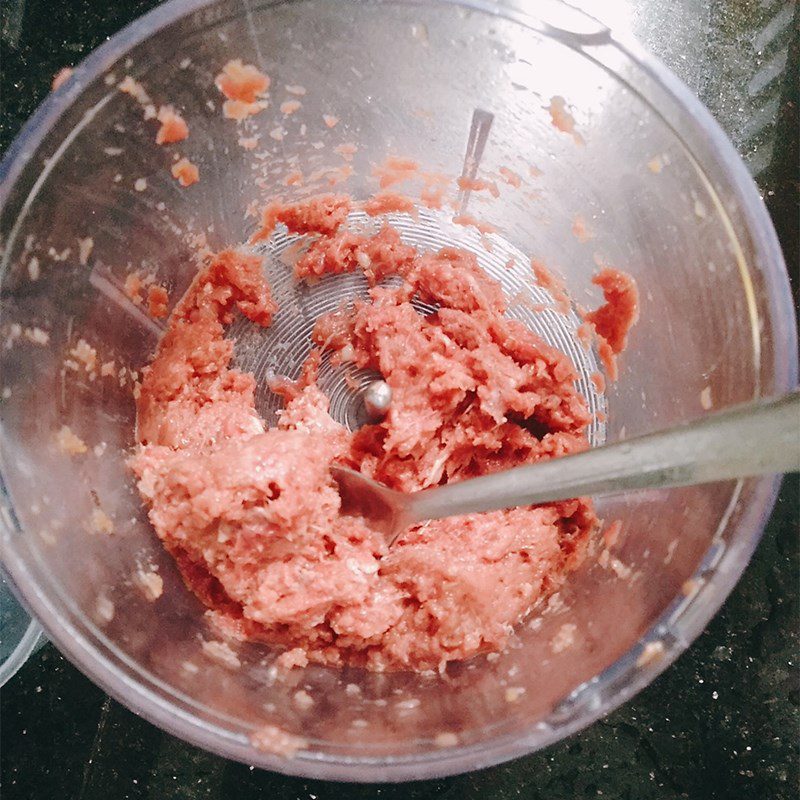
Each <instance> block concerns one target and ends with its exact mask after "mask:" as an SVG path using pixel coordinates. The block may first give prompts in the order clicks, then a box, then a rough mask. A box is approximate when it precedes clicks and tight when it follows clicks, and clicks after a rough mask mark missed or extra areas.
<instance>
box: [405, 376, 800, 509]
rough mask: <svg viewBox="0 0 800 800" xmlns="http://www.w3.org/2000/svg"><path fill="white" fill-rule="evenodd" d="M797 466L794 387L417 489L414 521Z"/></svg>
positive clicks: (799, 403) (798, 423) (799, 440)
mask: <svg viewBox="0 0 800 800" xmlns="http://www.w3.org/2000/svg"><path fill="white" fill-rule="evenodd" d="M797 471H800V392H798V391H797V390H795V391H794V392H792V393H791V394H788V395H786V396H784V397H781V398H779V399H777V400H768V401H764V402H758V403H748V404H746V405H741V406H736V407H734V408H731V409H726V410H725V411H720V412H717V413H714V414H709V415H708V416H705V417H703V418H701V419H699V420H697V421H695V422H691V423H689V424H688V425H683V426H681V427H677V428H671V429H668V430H665V431H658V432H656V433H651V434H647V435H646V436H640V437H637V438H634V439H628V440H625V441H621V442H616V443H614V444H610V445H605V446H604V447H597V448H595V449H593V450H587V451H585V452H583V453H577V454H575V455H571V456H565V457H563V458H558V459H553V460H552V461H544V462H541V463H539V464H531V465H527V466H524V467H515V468H514V469H510V470H507V471H505V472H500V473H497V474H495V475H486V476H484V477H481V478H473V479H470V480H465V481H461V482H460V483H454V484H450V485H449V486H440V487H434V488H431V489H425V490H423V491H421V492H418V493H417V494H415V495H413V496H412V497H413V499H412V501H411V504H410V505H411V508H409V509H408V511H409V512H410V515H411V516H413V518H414V521H422V520H425V519H439V518H441V517H447V516H450V515H453V514H467V513H472V512H478V511H493V510H495V509H498V508H513V507H515V506H524V505H533V504H536V503H544V502H551V501H554V500H565V499H567V498H571V497H581V496H587V495H609V494H617V493H620V492H626V491H630V490H635V489H660V488H667V487H670V486H688V485H693V484H698V483H710V482H713V481H721V480H728V479H730V478H743V477H746V476H748V475H761V474H768V473H779V472H797Z"/></svg>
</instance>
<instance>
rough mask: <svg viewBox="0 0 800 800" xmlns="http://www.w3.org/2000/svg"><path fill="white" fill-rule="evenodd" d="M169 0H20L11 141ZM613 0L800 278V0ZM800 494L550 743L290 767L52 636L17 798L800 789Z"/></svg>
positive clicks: (26, 683) (18, 713)
mask: <svg viewBox="0 0 800 800" xmlns="http://www.w3.org/2000/svg"><path fill="white" fill-rule="evenodd" d="M583 4H584V5H586V6H591V5H592V2H591V0H584V3H583ZM154 5H155V3H154V2H152V0H126V2H124V3H120V4H114V3H103V4H100V3H97V2H95V1H94V0H65V1H64V2H61V3H52V2H46V0H6V2H5V3H3V4H2V5H1V6H0V13H1V14H2V20H0V24H1V28H0V46H2V77H0V91H2V95H0V96H2V112H1V113H0V149H2V150H5V148H6V147H7V146H8V144H9V143H10V141H11V139H12V138H13V136H14V135H16V133H17V131H18V130H19V127H20V126H21V124H22V123H23V122H24V120H25V119H26V118H27V117H28V116H29V115H30V114H31V113H32V112H33V110H34V108H35V107H36V105H37V104H38V103H39V102H40V101H41V100H42V99H43V98H44V96H45V94H46V93H47V91H48V89H49V84H50V79H51V77H52V75H53V74H54V73H55V72H56V71H57V70H58V69H59V68H60V67H62V66H64V65H65V64H73V63H76V62H77V61H79V60H80V59H81V58H83V56H84V55H86V54H87V53H88V52H89V51H90V50H91V49H92V48H94V47H96V46H97V45H98V44H100V42H102V41H103V40H104V39H105V38H106V37H108V36H110V35H111V34H113V33H114V32H116V31H117V30H118V29H119V28H121V27H122V26H123V25H125V24H126V23H127V22H129V21H131V20H132V19H134V18H135V17H136V16H138V15H140V14H142V13H144V12H145V11H147V10H148V9H149V8H151V7H152V6H154ZM617 6H618V7H619V9H618V10H617V12H615V13H614V14H611V13H610V12H613V11H614V8H615V7H617ZM597 7H600V5H599V4H598V6H597ZM603 7H605V8H606V9H607V13H609V16H610V17H611V18H613V19H619V18H620V17H624V18H625V19H627V20H628V21H629V23H630V24H631V26H632V27H633V29H634V32H635V33H636V34H637V35H638V36H639V37H640V39H641V40H642V41H643V43H644V44H645V45H646V46H647V47H648V48H649V49H650V50H651V51H653V52H655V53H656V54H657V55H659V56H660V57H661V58H662V59H663V60H664V61H666V62H667V64H668V65H669V66H670V67H671V68H672V69H674V70H675V71H676V72H677V73H678V74H679V75H680V77H681V78H683V80H685V81H686V82H687V83H688V84H689V85H690V87H691V88H692V89H693V90H694V91H695V92H697V93H698V94H699V95H700V97H701V98H702V99H703V100H704V102H705V103H706V104H707V105H708V106H709V107H710V108H711V110H712V112H713V113H714V114H715V115H716V116H717V119H718V120H719V121H720V123H721V124H722V125H723V127H725V128H726V130H727V131H728V133H729V135H730V136H731V138H732V139H733V141H734V143H735V144H736V145H737V147H738V148H739V150H740V152H741V153H742V155H743V156H744V158H745V160H746V161H747V162H748V164H749V166H750V168H751V171H752V172H753V174H754V175H755V176H756V179H757V181H758V183H759V185H760V187H761V189H762V192H763V194H764V197H765V200H766V202H767V205H768V207H769V210H770V213H771V214H772V217H773V220H774V221H775V225H776V228H777V229H778V234H779V236H780V239H781V243H782V245H783V248H784V254H785V257H786V261H787V263H788V264H789V265H790V274H791V275H792V278H793V279H795V278H796V277H797V266H798V263H800V251H799V250H798V225H797V218H798V217H797V215H798V85H797V82H796V73H797V66H798V65H800V41H798V36H797V31H798V30H800V26H798V22H800V7H798V6H796V5H795V4H794V3H793V2H791V0H789V2H786V1H785V0H760V2H756V0H675V2H672V3H663V2H660V0H620V2H618V3H611V2H607V3H604V4H603ZM623 12H624V13H623ZM792 23H793V24H792ZM785 54H788V57H787V55H785ZM787 64H788V65H789V68H788V69H787V68H786V65H787ZM794 291H795V295H796V293H797V285H796V284H795V286H794ZM799 506H800V496H799V492H798V481H797V479H796V478H790V479H787V480H786V481H785V482H784V486H783V489H782V491H781V494H780V498H779V500H778V504H777V506H776V509H775V512H774V514H773V516H772V519H771V521H770V523H769V525H768V527H767V530H766V533H765V535H764V540H763V541H762V543H761V545H760V547H759V548H758V551H757V553H756V555H755V557H754V558H753V561H752V563H751V564H750V566H749V567H748V569H747V572H746V573H745V575H744V577H743V579H742V581H741V582H740V583H739V585H738V587H737V588H736V590H735V591H734V592H733V594H732V595H731V597H730V598H729V600H728V601H727V603H726V604H725V606H724V608H723V610H722V611H721V612H720V614H719V615H718V616H717V617H716V618H715V619H714V620H713V622H712V623H711V624H710V625H709V627H708V629H707V630H706V632H705V633H704V634H703V635H702V636H701V637H700V638H699V639H698V641H697V642H696V643H695V644H694V645H693V646H692V647H691V648H690V649H689V650H688V651H687V652H686V653H685V654H684V655H683V656H682V657H681V658H680V659H679V661H678V662H677V663H676V664H675V665H673V666H672V667H671V668H670V669H668V670H667V671H666V672H665V673H664V674H663V675H662V676H661V677H660V678H659V679H658V680H657V681H656V682H655V683H654V684H653V685H651V686H650V687H649V688H647V689H646V690H645V691H643V692H642V693H641V694H639V695H638V696H637V697H636V698H635V699H634V700H632V701H631V702H629V703H627V704H626V705H625V706H624V707H623V708H621V709H619V710H618V711H616V712H614V713H613V714H610V715H609V716H608V717H606V718H605V719H604V720H602V721H600V722H598V723H596V724H595V725H593V726H592V727H590V728H589V729H588V730H586V731H583V732H582V733H580V734H577V735H575V736H573V737H571V738H570V739H568V740H566V741H564V742H561V743H559V744H557V745H554V746H552V747H550V748H548V749H547V750H544V751H542V752H539V753H535V754H533V755H531V756H527V757H525V758H521V759H518V760H516V761H513V762H510V763H508V764H504V765H501V766H499V767H495V768H492V769H487V770H483V771H481V772H477V773H472V774H469V775H462V776H458V777H454V778H449V779H443V780H437V781H424V782H417V783H409V784H402V785H394V786H392V785H377V784H373V785H360V786H359V785H352V786H349V785H343V784H333V783H325V782H321V781H307V780H302V779H298V778H288V777H284V776H281V775H277V774H273V773H268V772H261V771H257V770H252V769H249V768H248V767H246V766H242V765H239V764H236V763H233V762H229V761H225V760H224V759H221V758H219V757H217V756H214V755H211V754H209V753H206V752H204V751H202V750H198V749H197V748H195V747H192V746H190V745H187V744H184V743H183V742H181V741H179V740H177V739H175V738H174V737H172V736H169V735H168V734H166V733H162V732H161V731H160V730H158V729H157V728H155V727H153V726H152V725H150V723H148V722H146V721H144V720H142V719H140V718H139V717H137V716H135V715H134V714H132V713H131V712H129V711H128V710H127V709H125V708H124V707H122V706H120V705H119V704H117V703H116V702H114V701H113V700H111V699H110V698H108V697H107V696H106V695H105V694H104V693H103V692H102V691H101V690H100V689H98V688H97V687H96V686H94V685H93V684H92V683H90V682H89V681H88V680H87V679H86V678H85V677H83V675H81V674H80V673H79V672H78V671H77V670H76V669H75V668H74V667H72V665H71V664H69V663H68V662H67V661H66V660H65V659H63V658H62V657H61V656H60V655H59V653H58V652H57V651H56V650H55V649H54V648H53V647H52V645H48V646H47V647H45V648H44V649H43V650H41V651H40V652H39V653H38V654H36V655H35V656H34V657H33V658H31V659H30V661H29V662H28V663H27V664H26V665H25V666H24V667H23V668H22V670H21V671H20V672H19V673H18V674H17V676H15V677H14V678H13V679H12V680H11V682H10V683H9V684H8V685H7V686H6V687H4V689H3V691H2V699H1V700H0V712H1V714H2V716H1V718H0V724H1V726H2V727H1V730H0V734H1V737H2V738H0V746H2V770H1V773H0V774H1V777H2V795H3V798H4V800H16V798H26V799H28V798H36V799H37V800H38V798H49V797H59V798H66V799H69V800H71V799H72V798H75V799H76V800H77V799H78V798H80V800H94V799H95V798H97V800H101V799H102V800H117V799H118V798H119V800H122V798H131V800H134V799H138V798H143V799H144V798H159V800H162V799H166V798H228V797H234V796H235V797H236V798H237V800H248V798H257V797H258V798H261V797H264V798H279V799H280V800H283V798H286V799H287V800H295V798H296V799H297V800H330V799H331V798H337V800H340V799H341V800H347V798H353V799H354V800H355V799H356V798H359V799H361V798H386V799H387V800H389V799H391V798H409V799H412V798H413V799H416V800H422V798H459V800H472V799H473V798H475V799H477V798H498V799H499V800H506V798H508V799H510V798H527V799H529V800H535V799H536V798H547V800H560V798H564V800H567V799H569V800H574V799H575V798H582V797H586V798H594V797H609V798H614V799H615V800H617V799H618V798H619V799H620V800H621V799H622V798H632V799H633V798H636V799H637V800H639V798H654V799H655V800H668V799H669V800H671V799H672V798H692V800H694V799H695V798H703V799H704V798H736V799H738V798H744V797H754V798H759V800H760V799H761V798H764V800H767V799H768V798H769V799H770V800H772V799H774V800H782V799H783V798H787V800H788V798H796V797H797V796H798V785H799V781H800V773H799V771H798V765H799V764H800V758H799V757H798V755H799V754H798V732H800V686H799V684H798V669H797V660H798V657H800V649H799V646H800V593H799V592H798V563H800V562H799V560H798V556H799V553H798V536H797V531H798V521H799V520H798V507H799Z"/></svg>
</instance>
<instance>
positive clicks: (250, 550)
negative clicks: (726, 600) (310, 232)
mask: <svg viewBox="0 0 800 800" xmlns="http://www.w3.org/2000/svg"><path fill="white" fill-rule="evenodd" d="M340 208H341V204H340V203H339V202H335V203H332V202H331V198H330V197H328V198H325V199H323V201H322V207H321V208H320V209H318V211H320V214H316V212H315V210H314V209H308V208H306V209H294V210H283V211H281V210H280V209H277V208H273V209H271V211H270V215H273V214H274V218H275V219H278V220H281V221H285V222H289V223H290V224H291V223H294V222H297V223H298V225H299V224H300V223H302V226H303V227H305V228H306V229H309V227H313V225H311V222H312V221H316V222H318V223H319V224H318V225H317V230H321V231H324V232H323V233H321V234H319V235H321V236H323V237H337V236H338V237H340V240H337V243H336V244H335V245H334V244H332V243H330V244H331V246H330V247H328V246H325V245H320V248H318V256H315V257H314V259H313V264H309V265H308V269H307V270H301V271H300V274H301V275H310V276H312V277H315V278H316V276H317V275H319V274H320V273H321V272H342V271H348V270H351V269H357V268H358V269H364V270H365V271H366V272H367V273H368V275H369V276H370V278H371V282H373V283H375V282H376V281H377V280H378V278H380V277H385V276H387V275H395V276H399V277H400V278H401V281H402V282H401V284H400V285H399V286H396V285H393V286H391V287H389V286H386V285H376V286H373V288H372V289H371V290H370V298H369V299H368V300H359V301H357V302H356V303H355V304H354V306H353V308H352V309H351V310H349V311H340V312H337V313H333V314H329V315H326V316H325V317H322V318H321V319H320V320H318V323H317V326H316V328H315V331H314V335H313V338H314V341H315V343H316V345H317V347H316V348H315V350H314V351H313V352H312V355H311V356H310V357H309V360H308V362H307V364H306V367H305V370H304V373H303V377H302V378H301V380H300V381H298V382H297V383H290V382H286V381H284V382H282V383H280V384H279V383H276V384H275V386H274V389H275V390H276V391H278V392H279V393H280V394H281V395H282V396H283V398H284V400H285V407H284V409H283V411H282V412H281V415H280V419H279V422H278V424H277V425H276V426H275V427H274V428H271V429H269V430H265V426H264V424H263V422H262V421H261V420H260V419H259V417H258V415H257V413H256V411H255V406H254V391H255V381H254V378H253V376H252V375H248V374H245V373H242V372H239V371H237V370H235V369H232V368H231V366H230V361H231V358H232V354H233V344H232V342H231V341H230V340H228V339H225V338H224V332H225V326H226V325H227V324H229V323H230V322H231V320H232V318H233V315H234V311H235V309H236V308H238V309H239V311H241V312H242V313H243V314H245V315H246V316H247V317H249V318H250V319H251V320H252V321H253V322H254V323H256V324H259V325H264V326H266V325H269V323H270V319H271V315H272V313H273V311H274V306H273V303H272V300H271V299H270V292H269V288H268V286H267V285H266V283H265V281H264V278H263V276H262V272H261V269H260V262H259V260H258V259H257V258H254V257H253V256H249V255H243V254H240V253H236V252H232V251H226V252H223V253H221V254H219V255H217V256H216V257H215V258H214V259H213V260H212V261H211V263H210V264H209V266H208V267H207V268H206V269H205V270H204V271H203V272H202V273H201V274H200V275H199V276H198V278H197V279H196V281H195V283H194V284H193V286H192V288H191V289H190V290H189V291H188V293H187V294H186V296H185V297H184V298H183V299H182V301H181V302H180V303H179V304H178V306H177V308H176V309H175V310H174V311H173V313H172V316H171V318H170V323H169V329H168V331H167V333H166V334H165V336H164V339H163V341H162V343H161V345H160V347H159V350H158V353H157V355H156V357H155V359H154V361H153V363H152V364H151V365H150V366H149V367H148V368H147V369H146V370H145V371H144V377H143V382H142V386H141V394H140V397H139V400H138V437H139V442H140V445H139V448H138V450H137V453H136V454H135V455H134V457H133V458H132V459H131V464H132V467H133V470H134V472H135V474H136V476H137V478H138V486H139V490H140V492H141V494H142V497H143V498H144V500H145V501H146V503H147V504H148V505H149V508H150V519H151V521H152V523H153V526H154V528H155V530H156V532H157V534H158V536H159V537H160V538H161V540H162V541H163V543H164V545H165V546H166V548H167V549H168V550H169V552H170V553H171V554H172V555H173V556H174V557H175V559H176V561H177V563H178V565H179V567H180V569H181V571H182V574H183V576H184V579H185V581H186V583H187V585H188V586H189V587H190V588H191V589H192V590H193V591H194V592H195V593H196V594H197V595H198V597H199V598H200V599H201V600H202V601H203V602H204V603H205V604H206V605H207V606H208V607H209V608H211V609H213V611H214V614H213V616H214V618H215V619H216V620H217V622H218V623H219V624H220V625H222V626H223V627H224V628H226V629H227V631H228V632H229V633H232V634H234V635H238V636H240V637H242V638H245V639H250V640H254V641H263V642H267V643H270V644H272V645H277V646H280V647H283V648H286V649H297V648H299V649H301V650H302V651H304V652H305V654H306V655H307V657H308V659H309V660H311V661H314V662H317V663H323V664H329V665H334V666H341V665H355V666H365V667H367V668H369V669H373V670H384V669H391V670H398V669H409V670H424V669H430V668H437V667H438V668H441V667H443V666H444V665H445V664H446V663H447V662H449V661H453V660H460V659H465V658H469V657H470V656H472V655H474V654H476V653H478V652H481V651H494V650H499V649H501V648H502V647H503V646H504V645H505V644H506V642H507V640H508V638H509V636H510V634H511V632H512V630H513V626H514V625H515V624H516V623H518V622H519V621H520V620H521V619H522V618H523V617H524V616H525V615H526V613H527V612H528V611H529V610H530V608H531V607H532V606H533V605H534V604H535V603H537V601H540V600H541V599H542V598H543V597H546V596H548V595H549V594H551V593H552V592H554V591H556V590H557V589H558V588H559V587H560V586H561V585H562V584H563V583H564V581H565V579H566V578H567V576H568V574H569V573H570V572H571V571H572V570H574V569H575V568H576V567H577V566H578V565H579V564H580V563H581V562H582V560H583V559H584V557H585V554H586V549H587V545H588V541H589V538H590V535H591V533H592V531H593V530H595V529H596V527H597V518H596V516H595V514H594V511H593V509H592V506H591V503H590V501H589V500H588V499H577V500H570V501H566V502H560V503H551V504H546V505H542V506H537V507H526V508H517V509H513V510H509V511H495V512H492V513H488V514H469V515H464V516H461V517H454V518H451V519H446V520H438V521H433V522H428V523H425V524H422V525H415V526H413V527H411V528H410V529H408V530H407V531H405V532H404V533H403V534H402V535H401V537H400V539H399V540H398V541H397V542H396V544H395V545H394V546H393V547H392V549H391V550H387V548H386V546H385V544H384V542H383V540H382V537H381V536H380V535H379V534H377V533H375V532H373V531H372V530H370V528H369V527H368V526H367V525H366V524H365V523H364V521H363V520H362V519H360V518H357V517H351V516H345V515H343V514H341V513H340V511H339V509H340V500H339V495H338V493H337V490H336V487H335V484H334V482H333V481H332V479H331V477H330V472H329V468H330V464H331V462H332V461H337V462H341V463H345V464H348V465H350V466H352V467H354V468H356V469H359V470H361V471H362V472H364V473H366V474H368V475H371V476H373V477H375V478H376V479H378V480H380V481H382V482H383V483H385V484H387V485H389V486H392V487H395V488H398V489H403V490H407V491H410V490H415V489H422V488H424V487H427V486H435V485H437V484H440V483H447V482H452V481H458V480H462V479H465V478H470V477H473V476H477V475H482V474H486V473H489V472H494V471H497V470H501V469H507V468H509V467H513V466H516V465H519V464H526V463H531V462H535V461H538V460H543V459H549V458H552V457H555V456H561V455H565V454H567V453H573V452H576V451H580V450H583V449H584V448H586V447H587V440H586V435H585V431H586V426H587V423H588V422H589V419H590V415H589V413H588V411H587V408H586V403H585V401H584V399H583V398H582V397H581V396H580V395H579V394H578V393H577V392H576V390H575V388H574V381H575V379H576V374H575V371H574V368H573V366H572V364H571V363H570V361H569V360H568V359H567V357H566V356H565V355H564V354H562V353H561V352H559V351H557V350H555V349H553V348H552V347H550V346H548V345H547V344H545V343H544V342H543V341H542V340H541V339H539V338H538V337H537V336H536V335H535V334H533V333H532V332H531V331H529V330H528V329H527V328H525V327H524V326H523V325H521V324H520V323H518V322H514V321H512V320H509V319H506V318H505V316H504V310H505V300H504V297H503V293H502V290H501V288H500V286H499V284H497V283H496V282H495V281H493V280H492V279H490V278H489V277H487V276H486V275H485V274H484V273H483V272H482V271H481V270H480V269H479V268H478V265H477V263H476V261H475V259H474V257H473V256H471V255H470V254H467V253H465V252H462V251H460V250H456V249H454V248H446V249H444V250H442V251H440V252H438V253H425V254H421V253H417V252H415V251H413V250H412V249H411V248H409V247H407V246H405V245H403V244H401V243H400V242H399V238H398V237H397V236H396V233H395V232H394V231H392V230H391V229H390V228H384V229H383V230H382V231H381V232H380V233H379V234H377V235H376V236H375V237H372V238H371V237H361V238H359V239H358V240H355V239H351V240H345V241H341V237H343V236H344V234H343V233H337V229H338V227H339V219H338V215H339V213H340ZM326 215H328V218H329V217H331V216H332V217H334V219H335V224H331V223H329V222H328V221H326ZM358 254H364V255H358ZM339 255H341V257H342V258H343V259H345V261H346V264H338V262H337V260H336V259H337V257H338V256H339ZM357 255H358V257H356V256H357ZM415 296H417V297H419V298H420V299H422V300H424V301H425V302H427V303H434V304H437V305H438V310H437V311H436V312H434V313H431V314H427V315H423V314H421V313H419V312H418V311H417V310H416V309H415V308H414V307H413V306H412V304H411V300H412V298H413V297H415ZM323 348H327V349H329V350H332V351H334V353H333V358H334V362H335V361H336V359H344V358H345V357H346V358H348V359H350V360H354V361H355V363H356V364H357V365H359V366H361V367H365V368H369V369H373V370H376V371H378V372H380V373H381V374H382V375H383V378H384V379H385V380H386V381H387V382H388V384H389V385H390V386H391V388H392V391H393V400H392V406H391V409H390V411H389V413H388V415H387V416H386V417H385V418H384V420H383V421H382V422H380V423H379V424H374V425H367V426H365V427H363V428H361V429H360V430H358V431H356V432H352V433H351V432H349V431H347V430H346V429H345V428H343V427H342V426H341V425H339V424H338V423H337V422H335V421H334V420H333V419H332V418H331V417H330V415H329V414H328V400H327V398H326V397H325V395H324V394H323V393H322V392H321V391H320V390H319V389H318V388H317V386H316V382H315V377H316V367H317V364H318V363H319V357H320V353H321V351H322V349H323Z"/></svg>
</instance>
